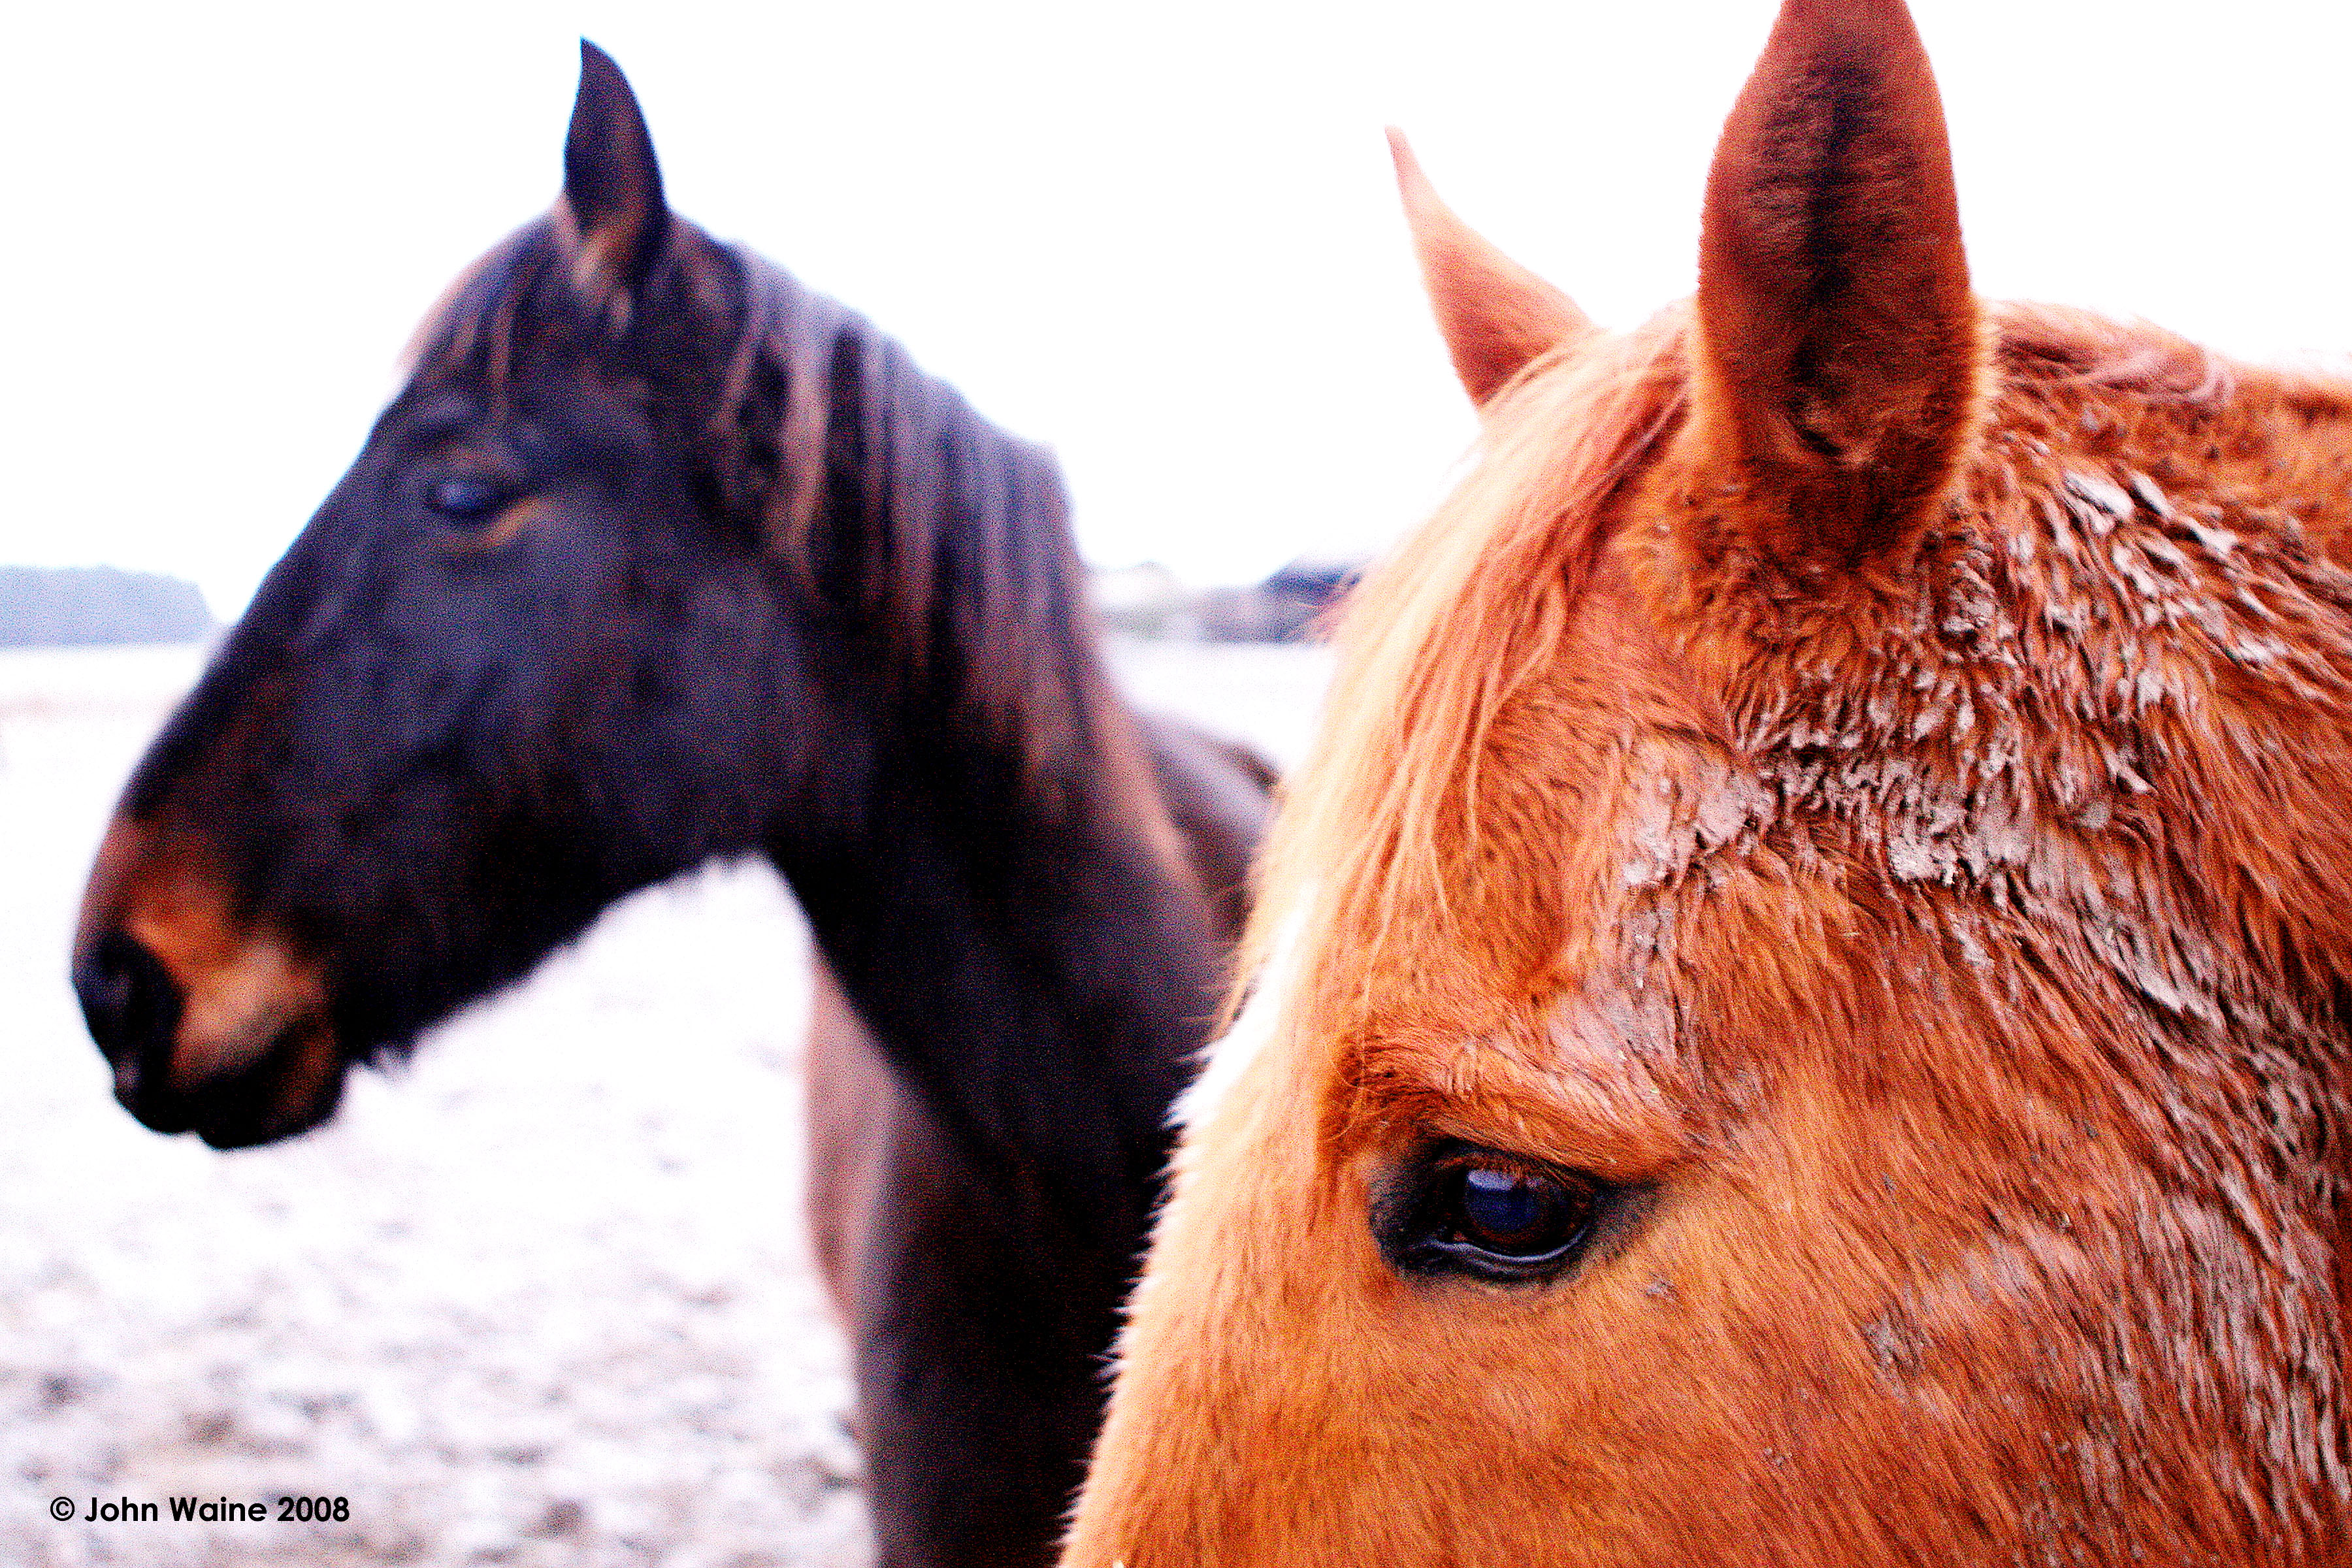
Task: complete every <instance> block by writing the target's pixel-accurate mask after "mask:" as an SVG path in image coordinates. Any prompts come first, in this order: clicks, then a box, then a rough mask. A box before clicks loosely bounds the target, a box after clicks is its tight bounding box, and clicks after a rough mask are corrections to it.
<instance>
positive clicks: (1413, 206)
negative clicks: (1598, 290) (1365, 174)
mask: <svg viewBox="0 0 2352 1568" xmlns="http://www.w3.org/2000/svg"><path fill="white" fill-rule="evenodd" d="M1389 155H1390V156H1391V157H1392V158H1394V159H1395V160H1396V177H1397V194H1398V195H1401V196H1402V197H1403V198H1404V216H1405V222H1406V223H1407V224H1408V225H1409V226H1411V227H1412V248H1413V253H1414V255H1416V256H1418V257H1419V258H1421V281H1422V286H1423V288H1425V289H1428V291H1429V306H1430V309H1431V310H1433V311H1434V312H1436V315H1437V330H1438V331H1439V332H1440V333H1442V334H1443V335H1444V339H1445V352H1446V353H1449V354H1451V355H1453V356H1454V374H1456V375H1458V376H1460V377H1461V378H1462V386H1463V389H1464V390H1465V391H1466V392H1468V393H1469V394H1470V401H1471V402H1473V403H1475V404H1479V405H1484V404H1485V403H1486V400H1487V399H1489V398H1491V397H1493V396H1494V395H1495V394H1496V392H1498V391H1500V390H1501V389H1502V386H1503V384H1504V383H1505V382H1507V381H1508V380H1510V379H1511V377H1513V376H1515V375H1517V374H1519V372H1520V371H1521V370H1523V369H1524V368H1526V366H1527V364H1528V362H1529V361H1530V360H1532V359H1534V358H1535V357H1536V356H1537V355H1538V354H1540V353H1544V352H1545V351H1546V350H1548V349H1553V348H1557V347H1559V345H1560V344H1561V343H1564V342H1570V340H1572V339H1576V338H1581V337H1585V336H1587V335H1589V334H1590V333H1591V331H1592V330H1593V328H1592V323H1591V321H1588V320H1587V319H1586V318H1585V314H1584V312H1583V311H1581V310H1578V309H1577V308H1576V307H1575V305H1574V304H1572V303H1570V300H1569V298H1568V296H1567V295H1565V294H1563V293H1561V292H1560V291H1559V289H1555V288H1553V287H1552V286H1551V285H1550V284H1549V283H1547V282H1545V281H1544V280H1543V279H1540V278H1538V277H1537V276H1536V275H1535V274H1534V273H1532V272H1530V271H1528V269H1527V268H1524V267H1522V266H1520V265H1519V264H1518V263H1517V262H1516V261H1514V260H1512V259H1511V258H1509V257H1507V256H1506V255H1504V254H1503V253H1502V252H1501V251H1499V250H1497V249H1496V248H1495V247H1493V246H1492V245H1489V244H1488V243H1487V242H1486V239H1485V237H1482V236H1481V235H1479V234H1478V232H1477V231H1476V230H1475V229H1473V228H1472V227H1471V226H1469V225H1468V224H1465V223H1464V222H1463V221H1462V220H1461V219H1460V218H1458V217H1456V216H1454V209H1453V208H1451V207H1449V206H1447V205H1445V204H1444V202H1442V201H1440V200H1438V198H1437V192H1436V191H1435V190H1434V189H1433V188H1432V187H1431V185H1430V183H1429V176H1427V175H1426V174H1423V173H1422V172H1421V161H1420V160H1419V159H1417V158H1415V157H1414V156H1413V155H1412V147H1411V146H1409V145H1408V144H1407V143H1406V142H1405V139H1404V132H1402V131H1399V130H1397V129H1395V128H1394V127H1393V126H1392V127H1391V128H1390V130H1389Z"/></svg>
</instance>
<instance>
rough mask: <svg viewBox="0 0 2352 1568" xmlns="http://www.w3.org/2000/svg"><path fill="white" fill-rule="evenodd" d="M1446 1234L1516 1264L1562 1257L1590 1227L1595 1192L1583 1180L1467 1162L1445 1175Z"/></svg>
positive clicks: (1465, 1244)
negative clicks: (1448, 1232) (1498, 1168)
mask: <svg viewBox="0 0 2352 1568" xmlns="http://www.w3.org/2000/svg"><path fill="white" fill-rule="evenodd" d="M1445 1191H1446V1194H1447V1202H1446V1205H1445V1214H1444V1222H1445V1224H1446V1226H1447V1228H1449V1229H1450V1230H1451V1232H1452V1234H1451V1235H1450V1236H1448V1237H1444V1240H1446V1241H1450V1242H1452V1243H1454V1244H1455V1245H1457V1246H1468V1247H1475V1248H1476V1249H1477V1250H1478V1251H1480V1252H1483V1253H1485V1254H1486V1255H1487V1256H1489V1257H1491V1258H1499V1259H1503V1260H1506V1261H1507V1262H1510V1263H1516V1264H1528V1263H1546V1262H1549V1261H1552V1260H1553V1259H1555V1258H1560V1257H1563V1256H1564V1255H1565V1254H1566V1253H1567V1252H1568V1250H1569V1249H1570V1247H1574V1246H1575V1245H1576V1244H1577V1243H1578V1242H1580V1241H1582V1240H1583V1239H1584V1237H1585V1234H1586V1233H1587V1232H1588V1231H1590V1230H1591V1228H1592V1211H1593V1193H1592V1189H1591V1187H1589V1186H1586V1185H1585V1184H1582V1183H1571V1182H1570V1181H1563V1180H1558V1179H1555V1178H1553V1177H1549V1176H1538V1175H1533V1174H1530V1173H1527V1172H1524V1171H1512V1170H1496V1169H1493V1168H1491V1167H1488V1166H1483V1165H1463V1166H1458V1167H1456V1168H1455V1169H1454V1172H1453V1173H1452V1174H1451V1175H1449V1176H1448V1177H1447V1179H1446V1187H1445Z"/></svg>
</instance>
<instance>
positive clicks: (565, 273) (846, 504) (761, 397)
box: [410, 218, 1106, 774]
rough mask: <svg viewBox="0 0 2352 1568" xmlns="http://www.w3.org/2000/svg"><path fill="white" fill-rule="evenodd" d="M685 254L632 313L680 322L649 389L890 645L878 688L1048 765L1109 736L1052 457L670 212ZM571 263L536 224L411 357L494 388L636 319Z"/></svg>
mask: <svg viewBox="0 0 2352 1568" xmlns="http://www.w3.org/2000/svg"><path fill="white" fill-rule="evenodd" d="M670 256H671V258H672V261H671V262H670V263H669V264H667V265H665V266H664V267H662V268H658V269H657V270H656V273H655V274H654V276H653V278H652V279H650V280H649V281H648V283H647V284H646V292H647V294H648V296H649V300H648V302H647V304H646V306H644V307H641V308H640V310H639V311H638V315H639V317H640V319H641V320H642V321H646V322H648V323H651V322H654V321H659V322H661V323H663V325H662V326H661V328H660V330H661V331H663V333H664V334H665V336H664V338H663V341H662V342H661V343H660V344H659V345H658V347H659V348H660V349H661V350H662V351H665V352H662V353H657V354H656V355H653V356H645V357H651V358H654V359H656V360H657V361H658V363H660V364H661V366H662V367H663V374H662V375H661V376H657V377H656V384H653V385H651V386H649V387H648V389H647V390H648V393H649V395H650V396H651V397H652V398H653V400H654V402H655V404H656V406H657V407H659V406H660V405H669V406H670V407H672V408H673V409H674V410H675V414H676V416H677V419H679V420H680V421H681V422H684V423H689V424H690V426H691V427H688V428H684V429H680V430H679V431H678V432H677V434H678V435H679V436H680V437H682V438H684V439H687V440H689V441H693V442H696V443H698V444H699V445H700V446H701V447H702V448H703V452H704V457H705V467H706V469H707V471H708V475H709V482H710V483H711V484H713V485H714V486H715V487H716V489H717V490H718V491H719V494H718V495H717V496H716V497H715V498H713V500H714V501H715V503H716V504H717V505H718V506H719V509H720V510H724V511H726V512H727V513H728V514H730V516H733V517H736V518H739V519H744V520H747V521H750V522H751V523H752V524H753V525H754V526H755V527H756V528H757V529H758V530H759V531H760V533H761V537H762V540H763V542H764V543H765V545H766V547H767V549H768V551H769V552H770V553H771V555H772V557H773V558H774V559H775V560H776V561H777V562H778V563H780V564H781V566H782V568H783V569H784V570H785V571H786V572H787V573H788V574H790V575H791V577H792V578H793V580H794V581H795V583H796V584H798V586H799V588H800V590H801V592H802V593H803V595H806V597H807V599H808V601H809V603H810V607H811V609H812V611H813V612H814V613H816V614H819V615H832V616H836V617H838V618H839V623H840V624H841V625H842V626H845V627H847V628H854V630H855V634H856V636H859V637H869V638H874V639H877V641H878V643H879V645H880V646H878V647H875V648H874V649H873V650H872V651H873V654H874V657H873V658H871V659H870V660H868V661H866V668H867V670H868V671H869V673H870V675H871V677H872V679H875V680H876V681H877V682H886V683H887V682H897V683H899V684H900V685H901V687H902V688H903V687H906V686H909V685H912V686H917V687H919V689H920V690H921V693H922V695H923V697H924V699H925V700H927V702H929V704H931V705H934V706H936V705H938V704H940V703H945V704H947V705H949V706H950V707H952V708H954V709H956V710H959V711H961V712H962V713H964V714H965V715H967V716H969V717H971V718H972V719H974V720H975V721H979V722H981V723H982V724H983V725H987V726H990V727H992V728H994V729H996V730H998V731H1000V734H1001V733H1002V731H1003V727H1004V726H1007V725H1017V726H1018V732H1017V733H1015V734H1013V735H1010V736H1008V737H1003V738H1008V739H1011V740H1012V741H1013V742H1015V743H1016V744H1017V745H1018V747H1019V749H1020V751H1021V752H1022V754H1023V756H1024V761H1025V763H1026V765H1027V766H1028V768H1029V769H1030V771H1032V773H1033V774H1034V773H1036V772H1037V771H1039V770H1047V771H1050V767H1051V764H1052V763H1053V762H1054V760H1055V757H1056V756H1057V755H1059V754H1061V753H1063V752H1066V751H1067V750H1068V749H1069V748H1072V747H1074V746H1080V745H1085V744H1087V743H1089V742H1097V743H1098V742H1099V741H1100V739H1101V737H1100V734H1099V730H1100V724H1101V711H1102V705H1103V702H1104V700H1106V697H1105V690H1104V688H1103V683H1102V678H1101V676H1100V674H1099V670H1098V668H1097V661H1096V659H1095V658H1094V656H1093V653H1092V651H1091V644H1090V642H1089V641H1088V639H1087V638H1086V637H1085V636H1084V635H1083V633H1082V632H1080V631H1079V630H1077V629H1076V628H1080V627H1083V626H1085V625H1086V624H1087V601H1086V595H1085V589H1084V580H1083V575H1082V569H1081V566H1080V563H1079V561H1078V558H1077V555H1076V548H1075V546H1074V544H1073V542H1072V541H1071V536H1070V531H1069V529H1068V526H1067V521H1066V519H1067V503H1066V498H1065V492H1064V490H1063V487H1062V481H1061V475H1060V470H1059V468H1058V466H1057V465H1056V464H1055V460H1054V458H1053V456H1052V454H1051V453H1050V452H1048V451H1046V450H1045V449H1044V448H1042V447H1036V446H1034V445H1031V444H1029V443H1027V442H1024V441H1022V440H1020V439H1018V438H1016V437H1013V436H1010V435H1008V434H1006V433H1005V432H1003V431H1002V430H1000V429H998V428H997V427H996V426H993V425H992V424H990V423H989V422H988V421H987V420H986V419H984V418H982V416H980V415H979V414H978V413H976V412H975V411H974V410H973V409H972V408H971V405H969V404H967V403H966V402H965V401H964V399H963V397H962V396H961V395H960V394H959V393H957V391H956V390H955V389H954V388H953V387H951V386H950V385H949V384H947V383H945V382H943V381H940V379H938V378H937V377H935V376H932V375H930V374H928V373H927V372H925V371H924V370H922V369H921V367H919V365H917V364H916V363H915V362H914V360H913V359H912V357H911V356H909V355H908V353H907V352H906V350H905V349H904V348H902V347H901V346H900V345H899V344H898V342H896V341H895V340H893V339H892V338H890V337H889V336H887V334H885V333H883V332H882V331H878V330H877V328H875V327H874V326H873V325H872V323H870V322H869V321H866V319H865V318H864V317H863V316H860V315H859V314H857V313H856V311H854V310H850V309H848V308H847V307H845V306H844V305H842V304H840V303H838V302H837V301H835V300H832V299H829V298H827V297H826V296H824V295H823V294H821V293H818V292H817V291H816V290H814V289H809V288H807V287H805V286H803V284H802V283H800V282H799V281H798V280H797V279H794V278H793V277H792V276H791V275H790V274H789V273H787V272H785V271H784V270H783V269H782V268H778V267H776V266H775V265H773V264H772V263H771V262H768V261H766V260H765V259H763V258H761V257H759V256H757V255H755V254H754V253H752V252H751V251H750V250H748V249H745V248H743V247H729V246H720V245H719V244H717V243H715V242H713V241H711V240H710V239H709V238H708V237H706V236H704V235H703V234H702V233H701V232H700V231H699V230H698V229H696V228H694V227H693V226H691V225H688V224H687V223H685V222H683V221H682V220H673V238H672V241H671V246H670ZM572 265H573V260H572V256H571V254H570V252H569V249H568V247H566V246H565V244H564V242H563V231H562V226H560V225H558V224H556V223H554V222H552V221H551V220H550V219H546V218H542V219H540V220H537V221H535V222H533V223H530V224H528V225H526V226H523V227H522V228H521V229H520V230H518V231H517V232H516V233H515V234H514V235H513V236H511V237H509V239H508V240H507V241H505V242H504V243H503V244H501V245H499V247H495V248H494V249H492V250H491V251H490V252H489V253H488V255H486V256H485V257H484V258H482V259H481V260H480V261H478V262H477V263H476V264H475V265H474V267H473V268H470V269H468V270H467V272H466V273H465V274H463V275H461V276H460V277H459V278H458V279H457V281H456V282H455V283H454V284H452V285H451V287H450V289H449V290H448V292H447V294H446V296H445V297H444V299H443V300H442V302H441V304H440V305H439V307H437V308H436V310H434V311H433V312H432V313H431V314H430V315H428V316H427V318H426V321H425V325H424V326H423V327H422V328H421V329H420V331H419V332H418V335H417V338H416V340H415V342H414V343H413V344H412V346H411V351H410V358H411V360H412V362H414V363H415V364H417V365H420V366H422V365H430V364H432V363H435V362H436V361H437V362H447V361H451V360H458V361H464V362H467V364H468V367H469V369H470V370H471V371H472V373H473V374H478V375H480V376H483V377H485V378H486V379H487V380H488V383H489V384H491V385H492V387H493V388H494V389H495V388H496V387H497V386H498V385H499V384H501V383H503V382H504V381H505V380H506V379H507V377H508V376H509V374H513V371H514V367H515V366H516V365H517V364H518V363H520V362H521V361H522V360H523V359H524V357H525V356H526V355H527V354H528V353H530V348H531V345H532V342H533V340H534V337H535V336H539V335H547V336H554V337H561V338H562V339H564V340H566V341H570V342H578V341H580V339H581V336H582V335H583V334H593V333H596V332H599V331H604V332H614V331H622V330H625V328H626V326H627V322H626V321H595V320H592V319H590V313H589V312H588V311H587V310H584V309H583V306H582V305H581V303H580V300H581V298H582V294H581V291H580V290H579V289H575V288H574V287H572V279H571V270H572ZM648 330H652V329H651V328H650V327H649V328H648ZM672 337H683V338H684V339H687V340H690V341H680V342H671V341H670V339H671V338H672ZM673 377H674V379H675V384H671V382H670V381H669V380H668V379H666V378H673Z"/></svg>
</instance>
